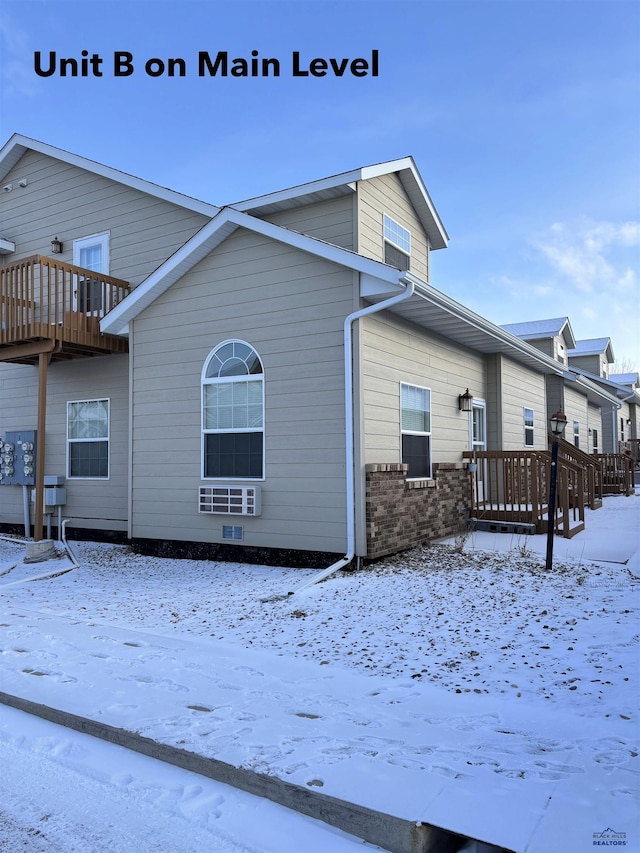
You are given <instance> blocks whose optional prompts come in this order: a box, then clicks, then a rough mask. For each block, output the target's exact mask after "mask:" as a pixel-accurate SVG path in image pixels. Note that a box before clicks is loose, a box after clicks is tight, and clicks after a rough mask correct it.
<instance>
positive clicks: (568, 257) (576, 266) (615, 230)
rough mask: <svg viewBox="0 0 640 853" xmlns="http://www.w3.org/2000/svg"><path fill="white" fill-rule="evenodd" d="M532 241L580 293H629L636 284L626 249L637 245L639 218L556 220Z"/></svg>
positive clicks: (554, 269) (639, 236)
mask: <svg viewBox="0 0 640 853" xmlns="http://www.w3.org/2000/svg"><path fill="white" fill-rule="evenodd" d="M532 244H533V246H534V248H535V250H536V251H537V252H539V253H540V255H541V256H542V258H544V259H546V261H547V262H548V264H549V265H550V266H551V268H552V270H553V271H554V272H555V273H560V274H561V276H563V277H564V279H565V280H566V283H568V284H569V285H573V287H574V288H575V289H576V290H578V291H579V292H581V293H594V292H602V290H603V289H606V290H608V291H609V292H614V293H625V292H626V293H628V292H629V291H631V290H633V289H634V287H636V286H637V283H638V279H637V274H636V272H635V271H634V270H633V269H632V267H631V266H630V265H629V261H628V250H629V249H633V248H637V247H639V246H640V222H622V223H615V222H594V221H592V220H590V219H586V218H582V219H580V220H578V222H576V223H565V222H555V223H553V225H551V226H550V227H549V228H548V229H547V231H546V232H542V233H539V234H536V235H535V237H534V238H533V240H532Z"/></svg>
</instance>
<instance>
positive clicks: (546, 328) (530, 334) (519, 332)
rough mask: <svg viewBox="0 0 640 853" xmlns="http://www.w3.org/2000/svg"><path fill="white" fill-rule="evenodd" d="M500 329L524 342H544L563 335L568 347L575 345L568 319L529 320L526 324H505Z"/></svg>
mask: <svg viewBox="0 0 640 853" xmlns="http://www.w3.org/2000/svg"><path fill="white" fill-rule="evenodd" d="M501 328H503V329H505V330H506V331H507V332H511V334H512V335H516V337H518V338H522V339H523V340H525V341H534V340H544V339H546V338H554V337H556V336H558V337H559V336H561V335H563V336H564V338H565V340H566V342H567V346H568V347H574V346H575V345H576V339H575V336H574V334H573V329H572V328H571V323H570V322H569V318H568V317H554V318H553V319H552V320H529V321H528V322H526V323H506V324H505V325H503V326H501Z"/></svg>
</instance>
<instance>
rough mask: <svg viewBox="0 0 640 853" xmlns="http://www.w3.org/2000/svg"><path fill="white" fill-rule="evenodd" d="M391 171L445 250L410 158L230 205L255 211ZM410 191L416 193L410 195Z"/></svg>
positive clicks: (445, 241)
mask: <svg viewBox="0 0 640 853" xmlns="http://www.w3.org/2000/svg"><path fill="white" fill-rule="evenodd" d="M394 172H398V173H399V174H400V178H401V180H402V181H403V183H406V182H408V183H409V184H410V187H409V189H408V192H409V195H414V199H413V201H414V202H416V201H418V200H419V207H422V210H419V213H420V214H421V216H422V218H423V224H424V225H425V230H427V231H428V232H429V234H430V238H431V242H432V248H434V249H443V248H445V247H446V246H447V245H448V243H449V235H448V234H447V232H446V230H445V227H444V225H443V224H442V221H441V220H440V216H439V215H438V212H437V210H436V208H435V205H434V204H433V201H432V200H431V196H430V195H429V193H428V191H427V188H426V186H425V184H424V181H423V180H422V177H421V175H420V173H419V172H418V169H417V167H416V164H415V162H414V160H413V158H412V157H402V158H400V159H398V160H387V161H386V162H384V163H377V164H375V165H373V166H363V167H361V168H360V169H353V170H352V171H350V172H341V173H340V174H339V175H332V176H330V177H328V178H322V179H321V180H318V181H310V182H308V183H305V184H298V185H297V186H295V187H289V188H288V189H284V190H280V191H278V192H275V193H269V194H267V195H263V196H257V197H255V198H250V199H247V200H245V201H239V202H236V203H234V204H232V205H230V206H231V207H233V208H235V209H236V210H240V211H243V212H245V211H254V212H257V211H259V210H260V209H261V208H264V207H268V206H269V205H272V204H281V203H283V202H287V201H293V200H294V199H298V198H302V197H304V196H307V195H312V194H313V193H315V192H322V191H323V190H328V189H334V188H336V187H341V186H344V187H349V188H350V189H352V190H355V189H356V186H357V183H358V181H366V180H368V179H370V178H378V177H381V176H382V175H390V174H393V173H394ZM405 188H406V187H405ZM412 190H414V191H415V192H413V193H412Z"/></svg>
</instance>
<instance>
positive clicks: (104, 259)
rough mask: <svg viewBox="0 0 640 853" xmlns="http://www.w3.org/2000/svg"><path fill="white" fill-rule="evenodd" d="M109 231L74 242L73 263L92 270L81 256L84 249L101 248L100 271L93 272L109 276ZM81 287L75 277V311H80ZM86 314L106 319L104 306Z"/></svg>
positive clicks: (80, 238)
mask: <svg viewBox="0 0 640 853" xmlns="http://www.w3.org/2000/svg"><path fill="white" fill-rule="evenodd" d="M109 236H110V232H109V231H103V232H102V233H101V234H91V235H89V236H88V237H79V238H78V239H77V240H74V241H73V263H74V265H75V266H77V267H83V268H84V269H91V267H87V266H85V265H84V264H82V263H81V262H80V258H81V254H82V250H83V249H91V248H92V247H93V246H100V249H101V253H100V269H96V270H92V271H93V272H97V273H101V274H102V275H109ZM79 287H80V282H79V281H78V280H77V279H76V278H75V276H74V286H73V310H74V311H78V310H79V307H80V305H79V302H80V300H79V299H78V289H79ZM83 313H86V314H87V316H90V317H104V306H103V305H100V306H99V307H98V308H96V309H94V310H90V311H86V312H83Z"/></svg>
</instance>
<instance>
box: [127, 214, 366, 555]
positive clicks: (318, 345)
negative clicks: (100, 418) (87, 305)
mask: <svg viewBox="0 0 640 853" xmlns="http://www.w3.org/2000/svg"><path fill="white" fill-rule="evenodd" d="M353 293H354V282H353V274H352V273H351V272H350V271H348V270H345V269H343V268H341V267H338V266H336V265H334V264H331V263H329V262H326V261H322V260H319V259H317V258H314V257H312V256H310V255H306V254H304V253H303V252H300V251H298V250H295V249H291V248H289V247H287V246H284V245H282V244H279V243H276V242H274V241H271V240H269V239H267V238H265V237H262V236H260V235H256V234H254V233H251V232H248V231H245V230H242V229H240V230H238V231H236V232H235V233H234V234H233V235H232V236H231V237H230V238H228V239H227V240H226V241H225V242H224V243H223V244H222V245H221V246H219V247H218V248H217V249H216V250H215V251H214V252H212V253H211V254H210V255H209V256H208V257H207V258H205V259H204V260H203V261H201V262H200V263H199V264H198V265H197V266H196V267H194V269H193V270H191V271H190V272H189V273H188V274H187V275H186V276H184V277H183V278H182V279H181V280H180V281H179V282H177V283H176V284H175V285H173V287H171V288H170V289H169V290H168V291H167V292H166V293H165V294H164V295H163V296H161V297H160V298H159V299H158V300H156V302H155V303H154V304H153V305H151V306H150V307H149V308H147V309H146V310H145V311H144V312H143V313H142V314H141V315H140V317H139V318H137V319H136V321H135V323H134V335H133V341H134V343H133V346H134V354H133V398H134V401H135V402H134V410H133V482H134V487H133V510H132V535H133V536H134V537H139V538H155V539H176V540H183V541H203V542H213V543H216V542H223V541H224V540H223V539H222V525H223V524H229V523H232V524H240V525H242V526H243V527H244V542H243V544H244V545H248V546H257V547H274V548H294V549H302V550H317V551H330V552H343V551H344V548H345V547H346V521H345V513H346V509H345V469H344V464H345V450H344V435H345V424H344V371H343V346H342V326H343V320H344V316H345V315H346V314H348V313H349V312H350V311H351V310H352V306H353ZM229 339H240V340H244V341H246V342H247V343H249V344H250V345H251V346H253V347H254V348H255V349H256V350H257V352H258V354H259V355H260V357H261V359H262V362H263V365H264V371H265V373H264V381H265V425H264V431H265V443H266V450H265V479H264V481H263V482H260V483H259V485H260V486H261V488H262V516H261V517H259V518H244V517H233V516H232V517H228V516H213V517H212V516H207V515H200V514H199V513H198V504H197V501H198V487H199V486H200V485H201V484H204V483H209V484H214V483H215V482H217V481H215V480H209V481H204V480H203V479H202V477H201V409H200V401H201V391H200V381H201V372H202V368H203V365H204V363H205V360H206V358H207V357H208V355H209V353H210V352H211V350H212V349H213V348H214V347H216V346H217V345H218V344H220V343H222V342H223V341H225V340H229ZM245 482H250V481H245Z"/></svg>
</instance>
